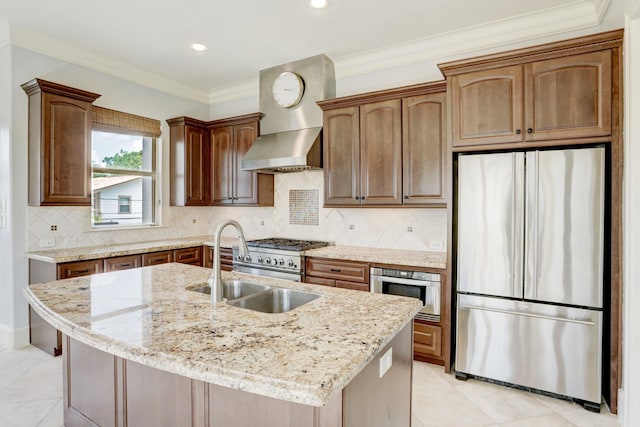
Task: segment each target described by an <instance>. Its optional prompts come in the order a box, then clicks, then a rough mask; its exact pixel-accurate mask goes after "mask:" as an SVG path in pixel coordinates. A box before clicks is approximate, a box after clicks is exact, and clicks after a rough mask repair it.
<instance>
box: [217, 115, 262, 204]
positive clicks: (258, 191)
mask: <svg viewBox="0 0 640 427" xmlns="http://www.w3.org/2000/svg"><path fill="white" fill-rule="evenodd" d="M259 119H260V115H259V114H252V115H248V116H241V117H235V118H230V119H224V120H216V121H213V122H210V123H209V126H210V140H211V149H210V159H209V164H210V165H211V168H210V176H211V179H210V194H211V200H210V204H211V205H247V206H273V175H267V174H262V173H256V172H250V171H243V170H241V167H240V162H241V161H242V159H243V157H244V155H245V154H246V153H247V151H249V148H251V145H253V142H254V141H255V140H256V138H257V137H258V135H259V125H258V120H259Z"/></svg>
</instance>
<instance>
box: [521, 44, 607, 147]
mask: <svg viewBox="0 0 640 427" xmlns="http://www.w3.org/2000/svg"><path fill="white" fill-rule="evenodd" d="M525 76H526V102H527V110H526V114H527V116H526V123H527V135H526V138H527V139H528V140H545V139H565V138H580V137H589V136H606V135H610V134H611V51H610V50H603V51H599V52H591V53H586V54H583V55H573V56H567V57H564V58H558V59H550V60H548V61H540V62H534V63H532V64H527V65H526V66H525Z"/></svg>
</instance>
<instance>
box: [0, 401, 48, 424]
mask: <svg viewBox="0 0 640 427" xmlns="http://www.w3.org/2000/svg"><path fill="white" fill-rule="evenodd" d="M58 400H59V399H50V400H34V401H30V402H8V403H5V402H2V403H0V426H3V427H34V426H37V425H38V423H39V422H40V420H42V419H43V418H44V416H45V415H47V414H48V413H49V412H50V411H51V409H52V408H53V407H54V406H55V405H56V404H57V403H58Z"/></svg>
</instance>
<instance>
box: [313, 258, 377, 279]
mask: <svg viewBox="0 0 640 427" xmlns="http://www.w3.org/2000/svg"><path fill="white" fill-rule="evenodd" d="M306 274H307V275H309V276H315V277H324V278H327V279H336V280H346V281H348V282H359V283H366V284H368V283H369V264H364V263H359V262H352V261H342V260H335V259H325V258H307V261H306Z"/></svg>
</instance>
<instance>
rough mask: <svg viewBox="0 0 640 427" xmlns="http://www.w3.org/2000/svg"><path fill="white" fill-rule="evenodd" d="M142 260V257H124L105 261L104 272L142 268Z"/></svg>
mask: <svg viewBox="0 0 640 427" xmlns="http://www.w3.org/2000/svg"><path fill="white" fill-rule="evenodd" d="M141 263H142V258H141V257H140V255H124V256H118V257H113V258H106V259H105V260H104V271H105V272H107V271H118V270H128V269H130V268H137V267H140V266H141Z"/></svg>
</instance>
